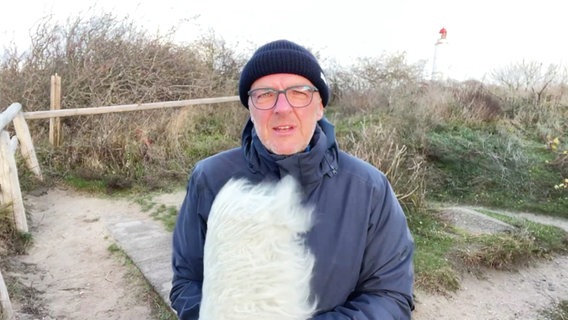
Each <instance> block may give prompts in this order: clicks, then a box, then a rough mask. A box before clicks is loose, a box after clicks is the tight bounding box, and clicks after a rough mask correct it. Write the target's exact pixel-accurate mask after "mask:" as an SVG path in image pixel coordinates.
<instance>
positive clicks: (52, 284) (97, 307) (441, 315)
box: [16, 190, 568, 320]
mask: <svg viewBox="0 0 568 320" xmlns="http://www.w3.org/2000/svg"><path fill="white" fill-rule="evenodd" d="M182 196H183V192H181V193H180V192H177V193H174V194H165V195H161V196H155V197H154V198H153V201H157V202H159V203H164V204H165V205H168V206H169V205H175V204H178V205H179V204H180V203H181V199H182ZM26 202H27V205H28V207H29V209H28V212H30V213H31V219H30V221H31V223H30V225H31V230H32V233H33V237H34V239H35V245H34V246H33V247H32V248H31V250H30V251H29V254H28V255H26V256H21V257H16V260H17V262H18V263H21V264H26V265H27V266H28V267H27V268H28V270H31V271H30V272H27V273H21V274H19V275H18V276H19V277H20V278H21V279H22V281H23V282H24V283H27V284H28V285H30V286H33V287H35V288H36V289H38V290H40V291H42V292H43V294H41V297H42V299H43V302H44V303H43V304H44V307H45V312H44V317H43V318H42V319H141V320H145V319H152V318H151V316H150V308H149V306H148V305H149V303H148V302H147V301H143V299H141V298H140V297H139V295H137V294H136V291H137V289H136V285H135V284H133V283H132V281H130V280H128V277H127V268H126V267H125V266H124V265H122V263H121V262H120V261H119V259H117V258H116V257H115V256H112V255H111V254H110V253H109V251H108V249H107V248H108V246H109V245H110V244H111V243H112V240H111V239H109V236H108V233H107V230H106V228H105V225H106V224H108V223H109V222H112V221H115V220H113V219H118V218H119V217H122V218H123V217H124V216H125V215H126V216H129V217H135V218H136V219H150V218H149V217H148V215H147V214H145V213H142V210H141V208H140V207H139V206H138V205H137V204H134V203H132V202H130V201H127V200H111V199H102V198H95V197H91V196H88V195H83V194H78V193H76V192H71V191H64V190H50V191H49V192H48V193H46V194H43V195H41V196H30V195H29V196H26ZM522 216H523V217H525V218H527V219H531V218H533V219H539V220H541V222H543V223H552V224H555V225H559V226H566V227H567V228H568V223H567V221H565V220H557V219H554V218H548V217H545V218H542V217H540V216H533V215H530V214H523V215H522ZM567 266H568V257H558V258H556V259H555V260H553V261H548V262H543V263H539V264H538V265H536V266H533V267H530V268H526V269H522V270H519V271H518V272H497V271H491V272H489V273H488V274H486V278H485V279H478V278H476V277H474V276H472V275H466V276H465V277H464V278H463V279H462V290H460V291H459V292H457V293H456V294H455V295H454V296H453V297H451V298H447V297H443V296H436V295H430V294H426V293H424V292H421V291H417V292H416V295H417V308H416V311H415V312H414V314H413V319H416V320H429V319H437V320H444V319H452V320H454V319H492V320H493V319H495V320H497V319H499V320H501V319H503V320H509V319H511V320H512V319H538V311H539V310H541V309H543V308H546V307H547V306H550V305H551V304H552V303H554V302H558V301H559V300H560V299H568V267H567ZM17 307H18V306H16V308H17ZM19 307H21V306H19ZM19 319H39V318H37V317H36V318H33V317H26V316H25V315H23V314H22V313H20V316H19Z"/></svg>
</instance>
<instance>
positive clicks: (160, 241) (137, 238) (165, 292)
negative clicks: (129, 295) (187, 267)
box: [106, 220, 173, 305]
mask: <svg viewBox="0 0 568 320" xmlns="http://www.w3.org/2000/svg"><path fill="white" fill-rule="evenodd" d="M106 226H107V229H108V230H109V232H110V234H111V236H112V237H113V238H114V240H115V241H116V243H117V245H118V246H119V247H120V248H121V249H122V250H123V251H124V252H125V253H126V255H128V257H129V258H130V259H131V260H132V262H133V263H134V264H135V265H136V267H138V269H139V270H140V271H141V272H142V274H143V275H144V277H145V278H146V279H147V280H148V282H149V283H150V284H151V285H152V287H153V288H154V290H156V292H157V293H158V294H159V295H160V296H161V297H162V299H164V301H165V302H166V303H167V304H168V305H169V304H170V300H169V294H170V289H171V287H172V285H171V281H172V276H173V273H172V269H171V253H172V239H171V238H172V234H171V232H169V231H166V229H165V228H164V226H163V225H162V224H161V223H160V222H158V221H154V220H123V221H114V222H110V223H107V224H106Z"/></svg>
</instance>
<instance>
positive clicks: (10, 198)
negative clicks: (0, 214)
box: [0, 130, 28, 233]
mask: <svg viewBox="0 0 568 320" xmlns="http://www.w3.org/2000/svg"><path fill="white" fill-rule="evenodd" d="M17 148H18V139H17V137H16V136H14V137H13V139H10V135H9V134H8V132H7V131H5V130H2V131H1V132H0V166H1V168H0V186H2V203H4V204H8V203H11V204H12V211H13V215H14V222H15V225H16V229H17V230H18V231H19V232H24V233H25V232H28V221H27V219H26V211H25V208H24V201H23V199H22V191H21V190H20V180H19V178H18V168H17V166H16V158H15V157H14V153H15V151H16V149H17Z"/></svg>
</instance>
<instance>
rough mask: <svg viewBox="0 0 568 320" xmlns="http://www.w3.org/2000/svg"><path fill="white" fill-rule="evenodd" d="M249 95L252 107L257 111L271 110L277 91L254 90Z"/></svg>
mask: <svg viewBox="0 0 568 320" xmlns="http://www.w3.org/2000/svg"><path fill="white" fill-rule="evenodd" d="M249 95H250V97H251V100H252V103H253V105H254V106H255V107H257V108H258V109H271V108H272V107H273V106H274V105H275V104H276V99H277V98H278V91H276V90H273V89H255V90H252V91H251V92H250V94H249Z"/></svg>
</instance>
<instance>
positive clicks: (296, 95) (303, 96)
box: [286, 86, 314, 108]
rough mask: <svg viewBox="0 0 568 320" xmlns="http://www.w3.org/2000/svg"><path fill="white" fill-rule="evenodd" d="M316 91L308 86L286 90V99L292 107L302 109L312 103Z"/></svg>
mask: <svg viewBox="0 0 568 320" xmlns="http://www.w3.org/2000/svg"><path fill="white" fill-rule="evenodd" d="M313 96H314V89H313V88H312V87H308V86H297V87H290V88H288V89H286V99H288V103H290V105H291V106H292V107H295V108H302V107H305V106H307V105H308V104H310V102H312V97H313Z"/></svg>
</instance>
